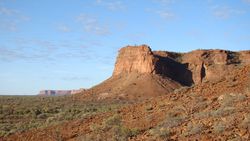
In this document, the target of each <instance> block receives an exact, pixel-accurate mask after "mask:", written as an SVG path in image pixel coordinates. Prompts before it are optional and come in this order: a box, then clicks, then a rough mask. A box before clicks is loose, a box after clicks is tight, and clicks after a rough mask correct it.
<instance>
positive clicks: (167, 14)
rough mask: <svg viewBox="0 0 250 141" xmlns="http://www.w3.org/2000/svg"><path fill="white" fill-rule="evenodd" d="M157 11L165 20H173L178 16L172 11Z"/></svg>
mask: <svg viewBox="0 0 250 141" xmlns="http://www.w3.org/2000/svg"><path fill="white" fill-rule="evenodd" d="M156 13H157V14H159V15H160V17H162V18H163V19H165V20H171V19H174V18H175V17H176V16H175V14H174V13H172V12H170V11H157V12H156Z"/></svg>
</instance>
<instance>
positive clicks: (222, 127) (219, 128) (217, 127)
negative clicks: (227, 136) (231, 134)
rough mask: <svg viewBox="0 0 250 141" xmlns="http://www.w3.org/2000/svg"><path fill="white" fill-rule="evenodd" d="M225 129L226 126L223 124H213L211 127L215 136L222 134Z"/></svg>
mask: <svg viewBox="0 0 250 141" xmlns="http://www.w3.org/2000/svg"><path fill="white" fill-rule="evenodd" d="M226 128H227V125H226V124H225V123H223V122H215V123H214V125H213V131H214V132H215V133H217V134H220V133H222V132H224V131H225V130H226Z"/></svg>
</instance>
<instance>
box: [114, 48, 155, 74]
mask: <svg viewBox="0 0 250 141" xmlns="http://www.w3.org/2000/svg"><path fill="white" fill-rule="evenodd" d="M155 59H156V58H155V57H154V55H153V53H152V51H151V49H150V48H149V47H148V46H146V45H142V46H138V47H133V46H127V47H124V48H122V49H120V51H119V55H118V57H117V60H116V64H115V70H114V72H113V75H118V74H121V73H131V72H137V73H154V71H155V70H154V69H155Z"/></svg>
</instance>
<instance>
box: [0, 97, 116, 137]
mask: <svg viewBox="0 0 250 141" xmlns="http://www.w3.org/2000/svg"><path fill="white" fill-rule="evenodd" d="M0 103H1V105H0V119H1V120H0V137H1V136H7V135H10V134H12V133H15V132H23V131H25V130H29V129H32V128H44V127H47V126H50V125H55V124H60V123H62V122H64V121H68V120H74V119H81V118H84V117H87V116H91V115H94V114H97V113H100V112H108V111H113V110H115V109H116V108H117V107H119V105H120V104H119V103H116V104H112V103H111V104H107V103H106V104H105V103H94V102H82V101H78V100H73V99H72V98H71V97H69V96H60V97H39V96H1V97H0Z"/></svg>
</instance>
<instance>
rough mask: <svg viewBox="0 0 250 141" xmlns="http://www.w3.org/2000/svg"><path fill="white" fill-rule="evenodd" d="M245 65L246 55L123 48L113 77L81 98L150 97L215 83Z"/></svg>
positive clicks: (248, 55)
mask: <svg viewBox="0 0 250 141" xmlns="http://www.w3.org/2000/svg"><path fill="white" fill-rule="evenodd" d="M249 64H250V51H240V52H234V51H228V50H218V49H216V50H194V51H191V52H187V53H176V52H169V51H152V50H151V48H150V47H149V46H148V45H140V46H126V47H123V48H121V49H120V50H119V53H118V56H117V59H116V63H115V68H114V71H113V75H112V76H111V77H110V78H109V79H107V80H105V81H104V82H102V83H101V84H99V85H96V86H94V87H93V88H91V89H89V90H87V91H86V92H84V94H88V93H90V94H91V95H92V97H95V96H94V95H97V99H105V98H108V97H113V98H129V99H134V98H140V97H144V98H145V97H152V96H156V95H162V94H167V93H169V92H172V91H174V90H175V89H178V88H180V87H182V86H192V85H197V84H200V83H203V82H209V81H211V82H216V81H219V80H221V79H223V78H225V77H227V74H228V73H229V72H231V71H232V70H235V69H236V70H237V68H238V66H244V65H249ZM93 94H94V95H93ZM95 98H96V97H95Z"/></svg>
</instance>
